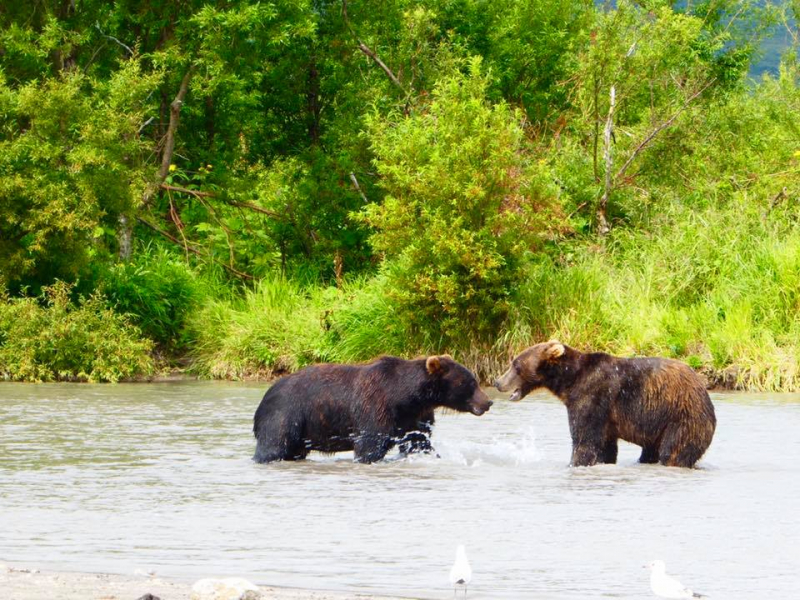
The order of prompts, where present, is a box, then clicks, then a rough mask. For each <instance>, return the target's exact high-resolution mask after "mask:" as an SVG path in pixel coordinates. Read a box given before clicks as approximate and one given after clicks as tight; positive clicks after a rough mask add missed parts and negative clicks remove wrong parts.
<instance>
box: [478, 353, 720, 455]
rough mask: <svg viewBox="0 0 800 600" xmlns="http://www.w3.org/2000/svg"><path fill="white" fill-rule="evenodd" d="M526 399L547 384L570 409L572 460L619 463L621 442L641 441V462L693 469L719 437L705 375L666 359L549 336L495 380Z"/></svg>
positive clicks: (517, 397)
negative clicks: (589, 349) (580, 346)
mask: <svg viewBox="0 0 800 600" xmlns="http://www.w3.org/2000/svg"><path fill="white" fill-rule="evenodd" d="M494 385H495V387H496V388H497V389H498V390H500V391H501V392H509V391H513V393H512V394H511V398H510V400H513V401H516V400H521V399H522V398H524V397H525V396H526V395H527V394H529V393H530V392H531V391H533V390H535V389H538V388H546V389H548V390H550V391H551V392H552V393H553V394H555V395H556V396H558V397H559V398H560V399H561V401H562V402H563V403H564V404H565V405H566V407H567V414H568V415H569V430H570V433H571V435H572V464H573V465H574V466H589V465H593V464H596V463H598V462H600V463H615V462H616V461H617V440H618V439H623V440H625V441H626V442H631V443H632V444H636V445H638V446H641V447H642V455H641V457H640V458H639V461H640V462H643V463H656V462H660V463H661V464H663V465H668V466H673V467H692V466H693V465H694V464H695V463H696V462H697V461H698V460H699V459H700V457H701V456H703V453H704V452H705V451H706V449H707V448H708V446H709V445H710V444H711V438H712V437H714V429H715V427H716V424H717V419H716V417H715V415H714V405H713V404H711V399H710V398H709V397H708V392H706V388H705V386H704V385H703V382H702V381H700V378H699V377H697V375H696V374H695V373H694V371H692V370H691V369H690V368H689V367H688V366H686V365H685V364H683V363H681V362H678V361H676V360H669V359H666V358H618V357H616V356H610V355H608V354H603V353H601V352H593V353H590V354H583V353H581V352H578V351H577V350H575V349H574V348H570V347H569V346H565V345H564V344H562V343H560V342H557V341H551V342H546V343H544V344H537V345H536V346H532V347H531V348H528V349H527V350H525V351H524V352H523V353H522V354H520V355H519V356H517V357H516V358H515V359H514V360H513V361H512V362H511V368H510V369H509V370H508V371H506V373H505V374H503V375H502V376H501V377H500V378H499V379H497V381H495V384H494Z"/></svg>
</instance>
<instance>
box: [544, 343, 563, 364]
mask: <svg viewBox="0 0 800 600" xmlns="http://www.w3.org/2000/svg"><path fill="white" fill-rule="evenodd" d="M544 355H545V357H546V358H548V359H549V360H552V359H554V358H558V357H559V356H563V355H564V344H562V343H561V342H559V341H558V340H552V341H551V342H550V345H549V346H548V347H547V348H546V349H545V351H544Z"/></svg>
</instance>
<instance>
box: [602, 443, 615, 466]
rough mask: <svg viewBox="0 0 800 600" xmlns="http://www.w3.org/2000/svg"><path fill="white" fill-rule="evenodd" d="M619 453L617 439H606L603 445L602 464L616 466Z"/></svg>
mask: <svg viewBox="0 0 800 600" xmlns="http://www.w3.org/2000/svg"><path fill="white" fill-rule="evenodd" d="M618 451H619V445H618V444H617V438H608V439H607V440H606V443H605V444H604V445H603V456H602V459H601V460H602V462H604V463H606V464H607V465H615V464H617V453H618Z"/></svg>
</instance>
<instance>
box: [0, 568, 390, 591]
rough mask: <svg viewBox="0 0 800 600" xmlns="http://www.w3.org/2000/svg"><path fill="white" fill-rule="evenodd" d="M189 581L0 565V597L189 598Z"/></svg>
mask: <svg viewBox="0 0 800 600" xmlns="http://www.w3.org/2000/svg"><path fill="white" fill-rule="evenodd" d="M214 577H216V575H215V576H214ZM193 583H194V582H181V581H172V580H166V579H162V578H160V577H158V576H154V577H148V576H146V575H142V576H128V575H112V574H107V573H72V572H62V571H39V570H38V569H34V568H30V567H19V566H11V565H6V564H3V565H0V597H2V599H3V600H138V599H139V598H141V597H142V596H144V595H146V594H152V595H153V596H156V597H158V598H160V599H161V600H190V596H191V589H192V584H193ZM260 589H261V591H262V592H263V594H264V598H265V600H301V599H302V600H351V599H352V600H402V599H401V598H398V597H390V596H374V595H372V594H356V593H338V592H325V591H313V590H304V589H294V588H277V587H269V586H260Z"/></svg>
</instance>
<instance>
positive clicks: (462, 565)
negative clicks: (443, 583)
mask: <svg viewBox="0 0 800 600" xmlns="http://www.w3.org/2000/svg"><path fill="white" fill-rule="evenodd" d="M471 579H472V567H470V566H469V561H468V560H467V551H466V550H464V546H463V545H460V546H459V547H458V548H456V562H454V563H453V568H451V569H450V583H452V584H453V596H455V595H456V591H457V590H458V586H460V585H461V586H464V596H466V595H467V586H468V585H469V582H470V580H471Z"/></svg>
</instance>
